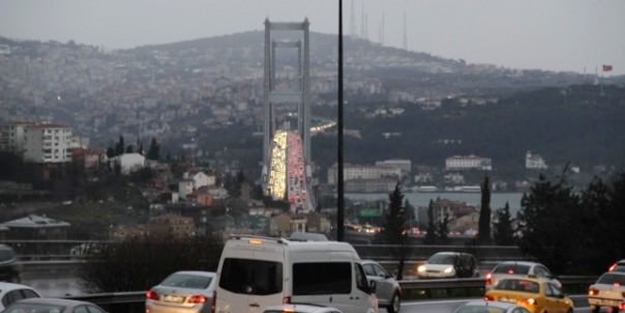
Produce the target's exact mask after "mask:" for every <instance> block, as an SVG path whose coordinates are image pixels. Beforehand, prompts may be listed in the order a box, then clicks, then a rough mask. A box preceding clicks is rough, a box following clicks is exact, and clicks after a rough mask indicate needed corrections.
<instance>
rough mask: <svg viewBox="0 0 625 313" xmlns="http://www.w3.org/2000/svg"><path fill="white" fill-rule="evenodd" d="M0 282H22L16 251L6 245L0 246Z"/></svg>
mask: <svg viewBox="0 0 625 313" xmlns="http://www.w3.org/2000/svg"><path fill="white" fill-rule="evenodd" d="M0 281H8V282H13V283H19V282H20V270H19V265H18V264H17V257H16V256H15V251H14V250H13V248H11V247H10V246H7V245H5V244H0Z"/></svg>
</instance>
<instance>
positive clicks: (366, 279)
mask: <svg viewBox="0 0 625 313" xmlns="http://www.w3.org/2000/svg"><path fill="white" fill-rule="evenodd" d="M311 238H313V237H312V236H311ZM314 238H315V239H314V240H307V239H306V236H302V235H301V234H299V236H298V239H297V240H295V239H294V240H286V239H279V238H271V237H258V236H251V235H249V236H247V235H238V236H236V237H233V238H231V239H230V240H228V241H227V242H226V245H225V246H224V250H223V251H222V257H221V260H220V262H219V267H218V269H217V271H215V272H211V271H198V270H192V269H180V271H176V272H173V273H171V275H169V276H168V277H166V278H164V279H163V281H162V282H161V283H159V284H157V285H155V286H146V291H138V292H140V294H139V296H140V298H137V299H135V300H136V301H140V302H141V304H142V305H143V309H142V312H150V313H159V312H163V313H164V312H168V313H171V312H198V313H199V312H215V313H234V312H235V311H236V312H239V311H241V312H248V311H249V312H266V313H273V312H302V313H308V312H312V313H322V312H327V313H330V312H332V313H351V312H354V313H359V312H368V313H375V312H389V313H397V312H402V313H404V312H406V313H410V312H432V313H436V312H445V313H479V312H488V313H497V312H501V313H527V312H531V313H547V312H552V313H554V312H555V313H573V312H593V313H596V312H619V311H623V310H625V289H624V288H625V287H624V286H625V266H624V265H625V260H619V261H615V262H614V264H613V265H612V266H610V267H609V268H607V269H606V273H604V274H603V275H601V276H600V277H597V278H596V281H593V282H590V283H587V284H586V285H584V286H583V287H584V290H583V291H582V292H578V293H576V294H567V293H566V288H567V284H568V283H569V281H570V280H568V279H567V277H564V276H562V277H558V276H556V275H554V274H553V273H552V271H551V270H550V269H549V268H547V267H546V266H545V265H543V264H541V263H538V262H533V261H527V260H518V261H515V260H507V261H502V262H497V263H496V264H495V265H494V266H493V267H491V268H489V269H487V270H484V267H483V266H480V261H479V260H478V259H477V258H476V257H475V256H473V255H471V254H469V253H464V252H463V253H460V252H455V251H440V252H436V253H434V254H432V255H431V256H430V257H429V258H427V259H426V260H424V261H422V262H419V263H418V264H415V267H416V271H415V272H416V275H415V276H408V277H404V279H402V280H401V281H398V280H397V279H396V273H393V272H392V269H389V267H388V266H384V265H387V264H388V262H378V261H376V260H371V259H367V260H363V259H361V258H360V256H359V254H358V253H357V252H356V250H355V249H354V247H353V246H352V245H351V244H349V243H343V242H334V241H328V240H327V239H324V238H320V237H319V236H314ZM320 241H321V242H320ZM3 248H4V249H5V250H7V251H9V252H8V253H7V255H9V254H11V253H13V254H12V255H13V257H12V258H13V259H12V261H11V260H9V261H8V262H9V263H12V264H11V266H10V267H8V268H11V269H15V268H20V266H18V264H17V263H15V260H16V259H17V256H16V255H15V253H14V252H12V249H11V248H10V247H9V246H6V245H5V246H4V247H3ZM330 251H331V253H330V254H328V252H330ZM341 251H343V252H341ZM5 263H6V262H5ZM383 264H384V265H383ZM5 280H7V279H5ZM578 285H579V283H578ZM81 286H82V284H81V282H80V278H79V277H77V276H74V277H71V276H70V277H60V276H59V275H51V276H50V277H47V278H46V277H45V276H40V275H32V274H30V273H28V271H26V272H24V271H23V272H22V273H20V275H19V276H18V278H16V279H13V282H2V283H0V290H1V291H0V301H1V302H2V305H4V307H6V310H5V311H1V312H30V311H28V309H29V308H34V307H37V308H39V307H45V308H46V309H45V310H44V311H37V312H65V311H63V310H67V309H68V308H73V307H76V306H77V307H81V306H82V307H84V308H86V309H88V311H85V312H89V313H91V312H105V310H108V311H109V312H113V311H112V310H111V306H107V305H102V306H100V304H99V303H97V302H98V301H93V302H89V301H82V300H80V299H78V300H76V297H78V298H80V297H81V296H82V295H81V293H83V291H82V290H81ZM434 286H437V288H439V292H440V290H444V291H445V292H449V293H450V290H453V289H456V290H457V289H462V288H466V289H473V290H477V291H478V292H479V293H478V294H472V295H471V296H466V297H458V296H453V295H450V294H448V295H447V296H440V295H439V299H436V296H433V292H432V290H433V288H434ZM463 286H466V287H463ZM471 286H472V287H471ZM475 286H477V287H478V288H476V287H475ZM425 295H427V297H426V296H425ZM31 298H45V299H51V300H50V301H48V302H46V301H47V300H37V301H32V300H28V301H26V300H25V299H31ZM66 298H72V300H74V301H61V300H56V299H66ZM355 299H360V301H354V300H355ZM29 301H30V302H29ZM76 301H78V302H76ZM302 303H306V305H301V304H302ZM233 308H235V309H233ZM24 309H26V311H20V310H24ZM98 310H100V311H98ZM262 310H264V311H262ZM280 310H281V311H280ZM68 312H69V311H68ZM74 312H77V311H74Z"/></svg>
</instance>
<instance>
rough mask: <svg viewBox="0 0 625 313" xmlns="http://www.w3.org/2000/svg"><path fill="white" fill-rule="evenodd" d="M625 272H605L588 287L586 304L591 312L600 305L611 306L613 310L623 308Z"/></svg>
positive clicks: (596, 310) (624, 307)
mask: <svg viewBox="0 0 625 313" xmlns="http://www.w3.org/2000/svg"><path fill="white" fill-rule="evenodd" d="M623 298H625V273H621V272H607V273H604V274H603V275H601V276H600V277H599V279H597V281H596V282H595V283H594V284H592V285H590V287H588V305H590V307H591V311H592V312H593V313H597V312H599V310H600V309H601V307H609V308H613V312H618V311H623V310H625V299H623Z"/></svg>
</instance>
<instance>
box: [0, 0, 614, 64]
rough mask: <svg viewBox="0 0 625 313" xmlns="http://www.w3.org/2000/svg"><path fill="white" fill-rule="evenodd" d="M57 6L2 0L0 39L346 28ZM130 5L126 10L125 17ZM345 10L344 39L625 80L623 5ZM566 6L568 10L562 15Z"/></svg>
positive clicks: (330, 10)
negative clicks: (268, 26)
mask: <svg viewBox="0 0 625 313" xmlns="http://www.w3.org/2000/svg"><path fill="white" fill-rule="evenodd" d="M55 4H56V5H54V6H52V5H50V6H49V7H48V8H46V10H40V9H39V8H40V7H41V4H40V3H38V2H36V1H12V0H7V1H3V2H2V3H0V29H2V31H0V36H6V37H9V38H14V39H32V40H43V41H47V40H56V41H61V42H67V41H69V40H74V41H76V42H78V43H82V44H89V45H96V46H102V47H105V48H107V49H120V48H122V49H126V48H133V47H137V46H143V45H153V44H164V43H172V42H179V41H186V40H192V39H198V38H207V37H214V36H220V35H226V34H233V33H240V32H245V31H252V30H260V29H262V27H263V25H262V22H263V20H264V19H265V18H270V19H271V20H272V21H286V20H288V21H299V20H303V19H304V18H306V17H307V18H308V19H309V20H310V21H311V30H312V31H313V32H321V33H336V29H337V23H338V22H337V14H336V13H337V12H336V4H335V3H334V2H331V1H325V2H320V3H318V2H315V3H313V2H311V1H305V0H302V1H297V2H296V4H294V3H293V2H289V1H284V0H272V1H269V0H266V1H249V0H238V1H228V2H227V3H210V4H207V3H203V2H201V1H192V2H187V3H185V5H179V4H174V3H173V2H167V1H156V2H153V1H151V2H150V5H148V4H147V2H144V1H136V2H132V3H123V4H122V3H121V2H120V3H116V2H115V1H113V2H106V3H105V4H104V3H97V2H87V3H80V4H77V3H74V2H71V1H66V0H60V1H57V2H55ZM122 5H123V7H124V8H126V10H120V9H119V8H120V7H122ZM343 5H344V10H343V30H344V33H345V34H346V35H352V36H357V37H366V38H368V39H369V40H371V41H373V42H382V43H383V44H384V45H387V46H393V47H398V48H404V47H405V48H408V50H412V51H420V52H426V53H430V54H433V55H436V56H441V57H444V58H453V59H464V60H466V61H467V62H469V63H487V64H494V65H497V66H504V67H510V68H518V69H544V70H550V71H573V72H577V73H583V72H586V73H588V74H593V73H595V71H597V72H599V73H600V74H602V75H605V76H610V75H620V74H624V73H625V60H623V58H622V57H620V56H622V55H624V54H625V39H624V38H623V36H619V35H618V31H619V30H620V29H623V28H624V27H625V22H624V21H622V20H621V19H620V18H619V16H618V12H623V11H624V10H625V3H623V2H622V1H614V0H606V1H550V2H549V3H543V2H538V1H515V2H509V3H505V4H503V3H499V2H497V1H490V0H482V1H474V2H470V3H462V2H450V1H435V2H429V1H422V2H412V3H409V2H406V1H403V3H402V2H401V1H398V2H393V3H383V4H382V3H379V2H375V1H370V0H354V1H351V0H345V1H344V2H343ZM564 6H565V7H566V10H562V9H561V8H562V7H564ZM41 12H46V13H45V14H43V13H41ZM48 13H49V14H48ZM404 16H405V22H404ZM164 20H176V21H178V22H177V23H162V21H164ZM233 21H234V22H233ZM111 23H113V24H111ZM404 26H405V28H406V33H405V34H406V40H405V41H404V39H403V37H404V31H403V29H404ZM382 29H383V30H384V32H383V35H382V34H381V30H382ZM363 31H364V33H363ZM478 43H479V44H478ZM603 65H611V66H612V70H611V71H609V72H605V73H602V66H603Z"/></svg>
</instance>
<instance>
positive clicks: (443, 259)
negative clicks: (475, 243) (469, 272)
mask: <svg viewBox="0 0 625 313" xmlns="http://www.w3.org/2000/svg"><path fill="white" fill-rule="evenodd" d="M455 259H456V256H454V255H452V254H443V253H437V254H434V255H433V256H431V257H430V258H429V259H428V262H427V263H429V264H454V260H455Z"/></svg>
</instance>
